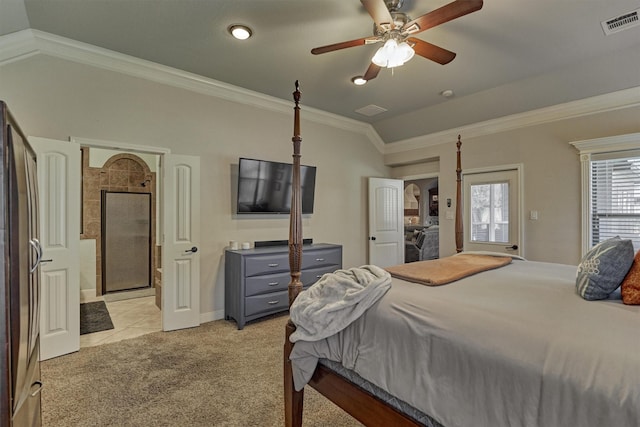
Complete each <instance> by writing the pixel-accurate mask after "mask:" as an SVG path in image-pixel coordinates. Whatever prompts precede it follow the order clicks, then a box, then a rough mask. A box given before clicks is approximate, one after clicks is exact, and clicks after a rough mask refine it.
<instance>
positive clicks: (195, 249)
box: [185, 246, 198, 253]
mask: <svg viewBox="0 0 640 427" xmlns="http://www.w3.org/2000/svg"><path fill="white" fill-rule="evenodd" d="M187 252H192V253H196V252H198V248H196V247H195V246H194V247H192V248H191V249H187V250H186V251H185V253H187Z"/></svg>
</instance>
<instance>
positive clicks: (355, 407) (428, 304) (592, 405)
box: [284, 82, 640, 427]
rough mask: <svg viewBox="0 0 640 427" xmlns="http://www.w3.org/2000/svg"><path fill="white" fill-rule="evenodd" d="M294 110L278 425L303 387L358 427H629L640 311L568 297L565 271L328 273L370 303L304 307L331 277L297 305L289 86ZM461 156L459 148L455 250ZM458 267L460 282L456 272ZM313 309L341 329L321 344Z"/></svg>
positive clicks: (296, 155)
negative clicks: (359, 282)
mask: <svg viewBox="0 0 640 427" xmlns="http://www.w3.org/2000/svg"><path fill="white" fill-rule="evenodd" d="M294 101H295V108H294V111H295V119H294V136H293V162H294V173H293V195H292V205H291V222H290V236H289V257H290V258H289V259H290V265H291V283H290V284H289V303H290V306H291V305H292V304H293V306H292V307H291V318H290V320H289V322H288V324H287V326H286V332H285V338H286V339H285V344H284V393H285V420H286V425H287V426H301V425H302V412H303V411H302V409H303V392H304V388H303V387H305V386H310V387H313V388H314V389H316V390H317V391H318V392H320V393H321V394H322V395H324V396H325V397H327V398H328V399H329V400H331V401H333V402H334V403H336V404H337V405H338V406H340V407H341V408H343V409H344V410H345V411H346V412H348V413H349V414H351V415H352V416H353V417H354V418H356V419H357V420H359V421H360V422H362V423H363V424H365V425H368V426H418V425H426V426H433V427H439V426H446V427H455V426H471V425H474V426H568V425H576V426H578V425H579V426H582V427H586V426H594V427H595V426H604V425H611V426H613V425H615V426H637V425H640V415H639V411H640V409H638V408H640V333H639V332H638V330H639V328H640V311H638V307H631V306H626V305H623V304H622V303H621V301H619V300H615V299H605V300H602V301H586V300H584V299H583V298H580V297H579V296H578V295H577V294H576V291H575V282H576V267H575V266H568V265H560V264H551V263H540V262H529V261H525V260H524V259H522V258H520V257H507V258H505V257H496V256H490V255H487V254H481V255H477V254H464V253H463V254H458V255H455V256H452V257H447V258H445V259H442V260H437V261H435V262H434V261H424V262H417V263H411V264H405V265H401V266H396V267H391V268H388V269H386V271H383V270H382V269H380V268H377V267H375V266H365V267H366V268H364V267H361V268H360V269H352V270H349V271H343V270H340V271H339V272H336V275H338V276H340V277H338V279H335V280H337V282H335V283H331V285H336V284H337V285H338V286H342V285H343V283H345V282H341V281H340V280H342V279H344V278H345V277H346V276H349V275H350V274H351V273H353V274H354V275H357V276H358V277H359V278H363V277H364V281H366V282H367V283H366V285H367V286H366V287H365V286H363V287H359V288H357V289H355V288H352V289H351V290H350V291H349V292H351V291H353V289H355V291H354V292H353V293H349V292H347V294H349V298H352V297H353V295H361V294H363V293H364V291H365V290H366V292H368V293H367V294H366V295H364V296H363V297H362V298H360V299H359V300H358V301H359V303H360V304H365V303H366V304H367V307H366V310H365V311H363V312H362V313H357V315H354V314H353V307H354V306H349V307H346V311H343V312H340V311H336V310H334V308H335V305H336V304H338V305H339V304H340V303H341V301H329V305H330V306H331V307H332V308H331V309H329V310H328V309H326V307H322V304H321V303H318V301H314V298H322V297H323V296H322V295H323V293H322V292H323V286H325V285H326V284H327V283H328V281H324V279H325V277H327V280H328V279H329V278H328V276H329V275H325V276H323V278H322V279H320V281H319V282H318V283H316V284H315V285H314V286H312V287H311V288H310V289H309V290H307V291H305V292H304V293H301V290H302V284H301V283H300V267H301V260H302V249H303V247H302V230H301V215H300V192H299V186H300V181H299V165H300V145H301V140H302V139H301V137H300V124H299V111H300V108H299V101H300V91H299V88H298V82H296V91H295V92H294ZM460 145H461V142H460V138H458V143H457V171H456V172H457V181H458V185H457V187H458V188H457V197H456V223H455V224H456V225H455V240H456V247H457V251H458V252H461V251H462V220H461V218H462V212H461V206H462V201H461V188H460V187H461V163H460ZM498 258H499V259H500V261H497V259H498ZM486 262H488V263H492V264H491V265H489V264H486V265H484V264H483V265H482V266H480V268H479V269H476V267H478V266H479V264H477V263H481V264H482V263H486ZM496 262H497V263H499V264H500V265H497V264H495V263H496ZM425 263H431V264H425ZM422 265H429V266H431V267H430V268H432V269H431V270H429V271H428V272H426V273H425V271H424V270H423V267H421V266H422ZM434 265H435V267H434ZM454 265H455V269H454V267H451V266H454ZM469 266H470V269H469V271H468V273H470V274H472V275H468V276H465V275H464V274H458V272H459V271H462V270H463V269H466V268H467V267H469ZM479 271H481V272H479ZM338 273H339V274H338ZM389 273H391V274H390V276H392V277H387V276H389ZM474 273H475V274H474ZM341 278H342V279H341ZM331 280H334V279H331ZM321 282H322V283H321ZM363 283H364V282H363ZM442 284H445V286H439V285H442ZM369 289H374V290H373V291H371V292H369V291H368V290H369ZM374 294H376V295H374ZM372 295H373V296H372ZM296 298H298V300H297V301H296ZM294 301H295V303H294ZM298 308H301V309H298ZM294 309H297V310H294ZM332 310H333V311H332ZM314 311H315V314H316V315H318V316H320V317H322V316H327V313H329V315H336V316H338V317H339V318H341V322H342V320H344V319H343V318H344V317H345V316H346V317H347V318H349V317H350V318H349V319H348V322H343V323H347V325H346V326H345V325H344V324H342V325H340V326H339V327H338V328H337V330H336V331H335V333H332V332H333V331H332V328H333V327H334V326H333V324H331V323H330V321H331V319H326V318H321V319H320V321H319V323H314V322H316V321H317V319H312V318H311V316H307V314H308V313H314ZM318 313H319V314H318ZM344 313H347V314H346V315H345V314H344ZM328 321H329V323H327V322H328ZM327 331H328V332H327ZM314 334H315V337H314ZM310 336H311V338H309V337H310ZM292 341H295V342H292Z"/></svg>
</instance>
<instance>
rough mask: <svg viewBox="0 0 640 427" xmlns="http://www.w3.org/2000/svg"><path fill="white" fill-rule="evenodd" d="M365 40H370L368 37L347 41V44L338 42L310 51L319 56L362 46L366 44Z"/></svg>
mask: <svg viewBox="0 0 640 427" xmlns="http://www.w3.org/2000/svg"><path fill="white" fill-rule="evenodd" d="M367 39H370V37H363V38H361V39H356V40H349V41H347V42H340V43H334V44H329V45H326V46H320V47H316V48H313V49H311V53H313V54H314V55H320V54H321V53H327V52H333V51H334V50H340V49H346V48H348V47H354V46H362V45H364V44H365V43H366V41H367Z"/></svg>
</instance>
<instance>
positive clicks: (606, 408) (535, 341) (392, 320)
mask: <svg viewBox="0 0 640 427" xmlns="http://www.w3.org/2000/svg"><path fill="white" fill-rule="evenodd" d="M575 280H576V267H575V266H568V265H560V264H550V263H540V262H530V261H523V260H514V261H513V262H512V263H511V264H509V265H507V266H504V267H501V268H498V269H495V270H490V271H486V272H482V273H479V274H475V275H473V276H470V277H466V278H464V279H461V280H458V281H455V282H452V283H449V284H446V285H443V286H437V287H430V286H424V285H420V284H416V283H410V282H407V281H404V280H400V279H393V281H392V286H391V288H390V289H389V290H388V291H387V292H386V294H385V295H384V296H383V297H382V298H381V299H379V300H378V301H377V302H376V303H375V304H373V305H372V306H371V307H370V308H369V309H368V310H366V311H365V312H364V314H363V315H362V316H360V317H359V318H358V319H357V320H355V321H354V322H353V323H351V324H350V325H349V326H347V327H346V328H345V329H343V330H342V331H340V332H338V333H336V334H334V335H332V336H329V337H328V338H324V339H321V340H319V341H314V342H311V341H298V342H296V344H295V346H294V348H293V352H292V353H291V357H290V358H291V360H292V364H293V369H294V380H295V385H296V388H297V389H300V388H301V387H302V386H304V384H305V383H306V382H307V381H308V380H309V378H310V377H311V375H312V374H313V371H314V369H315V367H316V363H317V360H318V359H319V358H326V359H329V360H333V361H337V362H340V363H341V364H342V365H343V366H344V367H346V368H347V369H350V370H353V371H354V372H356V373H357V374H358V375H360V376H361V377H362V378H364V379H365V380H367V381H369V382H371V383H373V384H374V385H376V386H378V387H380V388H382V389H383V390H386V391H387V392H389V393H390V394H392V395H393V396H395V397H397V398H399V399H401V400H403V401H405V402H407V403H408V404H409V405H411V406H413V407H414V408H416V409H418V410H419V411H421V412H423V413H425V414H428V415H429V416H431V417H433V418H434V419H435V420H436V421H438V422H439V423H441V424H442V425H444V426H446V427H470V426H477V427H481V426H486V427H497V426H509V427H516V426H532V427H533V426H545V427H554V426H557V427H561V426H580V427H591V426H593V427H603V426H616V427H626V426H629V427H632V426H639V425H640V307H638V306H626V305H623V304H622V302H621V301H620V300H619V299H615V298H612V299H607V300H602V301H586V300H584V299H582V298H580V297H579V296H578V295H577V294H576V291H575Z"/></svg>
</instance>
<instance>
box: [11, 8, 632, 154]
mask: <svg viewBox="0 0 640 427" xmlns="http://www.w3.org/2000/svg"><path fill="white" fill-rule="evenodd" d="M449 2H450V0H405V1H404V4H403V5H402V8H401V10H402V11H403V12H405V13H407V14H408V15H409V16H410V17H417V16H419V15H422V14H424V13H426V12H429V11H431V10H435V9H437V8H439V7H441V6H443V5H446V4H448V3H449ZM634 11H637V12H638V13H640V0H608V1H602V0H580V1H578V0H566V1H557V0H538V1H525V0H486V1H485V2H484V6H483V7H482V9H481V10H479V11H477V12H473V13H471V14H469V15H466V16H463V17H460V18H458V19H455V20H453V21H450V22H447V23H445V24H442V25H439V26H436V27H435V28H431V29H429V30H426V31H423V32H421V33H420V34H418V35H417V37H418V38H420V39H422V40H424V41H428V42H429V43H433V44H436V45H438V46H441V47H444V48H446V49H448V50H451V51H453V52H455V53H456V54H457V56H456V58H455V59H454V60H453V61H452V62H451V63H449V64H446V65H440V64H437V63H435V62H432V61H429V60H426V59H424V58H420V57H418V56H416V57H414V59H412V60H410V61H409V62H408V63H407V64H405V65H404V66H402V67H398V68H395V69H393V70H389V69H382V71H381V72H380V74H379V75H378V77H377V78H376V79H374V80H371V81H370V82H368V83H367V84H366V85H364V86H355V85H353V84H352V83H351V78H352V77H354V76H357V75H362V74H364V72H365V70H366V69H367V67H368V65H369V63H370V60H371V57H372V56H373V54H374V53H375V51H376V49H377V48H378V47H379V45H377V44H376V45H370V46H369V45H365V46H357V47H352V48H348V49H342V50H339V51H335V52H330V53H326V54H322V55H312V54H311V49H312V48H314V47H317V46H323V45H327V44H331V43H336V42H341V41H344V40H352V39H358V38H361V37H366V36H369V35H372V31H373V25H372V20H371V17H370V16H369V14H368V13H367V11H366V10H365V9H364V8H363V6H362V4H361V3H360V1H358V0H260V1H255V0H254V1H248V0H216V1H206V0H192V1H188V2H183V1H176V0H154V1H146V0H92V1H79V0H56V1H49V0H2V1H1V2H0V35H4V34H9V33H12V32H16V31H19V30H22V29H26V28H31V29H37V30H40V31H44V32H48V33H51V34H55V35H59V36H63V37H66V38H70V39H73V40H77V41H80V42H84V43H89V44H92V45H95V46H99V47H102V48H106V49H110V50H113V51H116V52H120V53H124V54H127V55H131V56H134V57H138V58H142V59H145V60H148V61H153V62H156V63H159V64H162V65H166V66H170V67H174V68H177V69H180V70H184V71H188V72H190V73H195V74H198V75H201V76H204V77H207V78H211V79H214V80H217V81H221V82H225V83H228V84H231V85H235V86H239V87H242V88H245V89H249V90H252V91H256V92H260V93H263V94H266V95H270V96H273V97H277V98H281V99H287V100H288V99H289V98H290V93H291V87H292V82H293V81H294V80H296V79H299V80H300V84H301V88H302V91H303V104H306V105H308V106H311V107H314V108H317V109H320V110H324V111H327V112H331V113H334V114H337V115H340V116H344V117H348V118H352V119H355V120H359V121H362V122H367V123H371V124H372V125H373V127H374V129H375V130H376V131H377V133H378V134H379V135H380V137H381V138H382V140H383V141H384V142H385V143H392V142H397V141H406V140H410V139H411V138H415V137H418V136H421V135H428V134H433V133H437V132H441V131H445V130H448V129H454V128H457V127H461V126H464V125H469V124H471V123H477V122H482V121H486V120H491V119H495V118H499V117H503V116H507V115H511V114H516V113H522V112H526V111H530V110H533V109H538V108H543V107H548V106H552V105H556V104H561V103H565V102H570V101H576V100H579V99H584V98H588V97H592V96H597V95H602V94H607V93H611V92H616V91H620V90H628V89H630V88H640V25H638V26H635V27H634V26H631V27H630V28H628V29H626V30H624V31H620V32H616V33H613V34H611V35H605V32H604V30H603V28H602V26H601V22H602V21H607V20H610V19H611V18H615V17H618V16H621V15H624V14H627V13H630V12H634ZM236 23H242V24H245V25H248V26H249V27H251V28H252V30H253V37H251V38H250V39H248V40H246V41H242V42H241V41H238V40H235V39H233V38H232V37H231V36H230V35H229V34H228V32H227V28H228V27H229V25H231V24H236ZM445 90H451V91H453V96H451V97H448V98H447V97H444V96H442V95H441V93H442V92H443V91H445ZM370 105H375V106H378V107H382V109H384V110H386V111H383V112H382V113H380V114H377V115H373V116H367V115H362V114H360V113H358V112H356V110H358V109H361V108H362V107H366V106H370Z"/></svg>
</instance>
